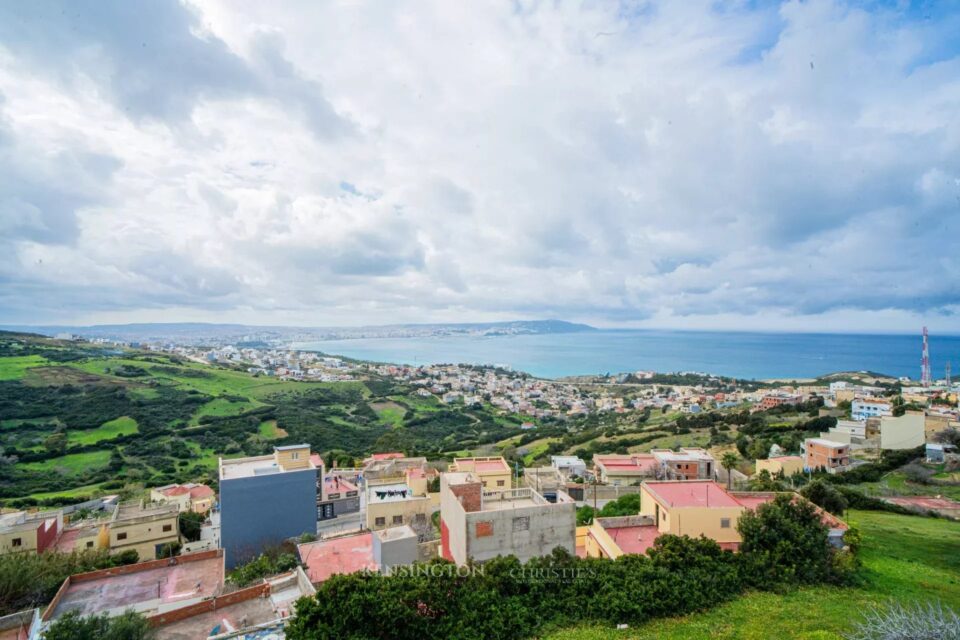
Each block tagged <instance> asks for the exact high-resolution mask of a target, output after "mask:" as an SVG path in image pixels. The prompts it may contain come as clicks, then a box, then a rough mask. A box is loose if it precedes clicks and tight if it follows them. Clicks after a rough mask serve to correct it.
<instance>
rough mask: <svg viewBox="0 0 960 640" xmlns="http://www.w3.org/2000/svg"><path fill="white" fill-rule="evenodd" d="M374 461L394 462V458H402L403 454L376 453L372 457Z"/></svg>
mask: <svg viewBox="0 0 960 640" xmlns="http://www.w3.org/2000/svg"><path fill="white" fill-rule="evenodd" d="M370 457H371V458H373V459H374V460H392V459H394V458H402V457H403V454H402V453H398V452H394V453H375V454H373V455H372V456H370Z"/></svg>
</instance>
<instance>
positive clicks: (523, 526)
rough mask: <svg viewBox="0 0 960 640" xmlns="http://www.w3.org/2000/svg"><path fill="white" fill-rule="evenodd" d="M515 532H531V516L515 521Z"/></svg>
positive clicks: (521, 517) (515, 519)
mask: <svg viewBox="0 0 960 640" xmlns="http://www.w3.org/2000/svg"><path fill="white" fill-rule="evenodd" d="M513 530H514V531H529V530H530V516H520V517H519V518H514V519H513Z"/></svg>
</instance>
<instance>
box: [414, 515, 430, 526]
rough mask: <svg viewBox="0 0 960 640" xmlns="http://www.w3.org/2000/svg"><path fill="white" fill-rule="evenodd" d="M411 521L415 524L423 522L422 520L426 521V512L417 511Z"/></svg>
mask: <svg viewBox="0 0 960 640" xmlns="http://www.w3.org/2000/svg"><path fill="white" fill-rule="evenodd" d="M413 521H414V522H416V523H417V524H423V523H424V522H426V521H427V514H425V513H417V514H415V515H414V516H413Z"/></svg>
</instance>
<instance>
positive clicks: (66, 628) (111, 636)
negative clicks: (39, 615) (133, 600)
mask: <svg viewBox="0 0 960 640" xmlns="http://www.w3.org/2000/svg"><path fill="white" fill-rule="evenodd" d="M43 637H44V640H149V639H151V638H154V637H156V634H155V633H154V631H153V629H152V628H151V626H150V623H149V622H147V619H146V618H145V617H143V616H142V615H141V614H139V613H136V612H134V611H127V612H126V613H123V614H121V615H119V616H116V617H114V618H111V617H110V616H109V615H108V614H106V613H105V614H103V615H101V616H87V617H83V616H81V615H80V614H79V613H77V612H76V611H68V612H67V613H65V614H64V615H62V616H60V617H59V618H58V619H57V620H56V621H55V622H54V623H53V624H51V625H50V628H49V629H47V631H46V633H45V634H44V636H43Z"/></svg>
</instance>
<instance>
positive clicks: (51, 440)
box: [43, 431, 67, 456]
mask: <svg viewBox="0 0 960 640" xmlns="http://www.w3.org/2000/svg"><path fill="white" fill-rule="evenodd" d="M43 448H44V449H46V450H47V451H49V452H50V453H52V454H54V455H58V456H62V455H63V454H64V452H65V451H66V450H67V434H66V433H65V432H63V431H57V432H56V433H52V434H50V435H49V436H47V439H46V440H44V441H43Z"/></svg>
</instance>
